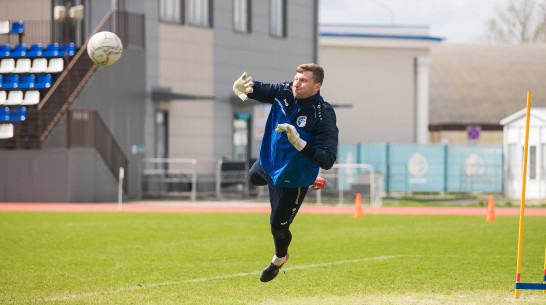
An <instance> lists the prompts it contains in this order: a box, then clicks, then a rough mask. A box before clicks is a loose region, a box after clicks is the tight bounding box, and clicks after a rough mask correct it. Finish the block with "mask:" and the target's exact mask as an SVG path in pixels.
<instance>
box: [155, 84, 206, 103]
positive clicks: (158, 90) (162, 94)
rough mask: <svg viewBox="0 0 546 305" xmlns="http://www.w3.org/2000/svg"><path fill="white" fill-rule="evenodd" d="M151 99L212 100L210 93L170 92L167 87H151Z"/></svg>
mask: <svg viewBox="0 0 546 305" xmlns="http://www.w3.org/2000/svg"><path fill="white" fill-rule="evenodd" d="M152 100H154V101H177V100H179V101H180V100H214V96H212V95H210V96H209V95H193V94H185V93H177V92H172V89H171V88H169V87H154V88H152Z"/></svg>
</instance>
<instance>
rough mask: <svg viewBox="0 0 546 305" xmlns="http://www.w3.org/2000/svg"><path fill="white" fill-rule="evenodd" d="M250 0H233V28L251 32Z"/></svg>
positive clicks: (237, 30) (238, 30)
mask: <svg viewBox="0 0 546 305" xmlns="http://www.w3.org/2000/svg"><path fill="white" fill-rule="evenodd" d="M250 3H251V2H250V0H233V30H235V31H236V32H243V33H250V16H251V7H250Z"/></svg>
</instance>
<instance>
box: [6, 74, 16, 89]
mask: <svg viewBox="0 0 546 305" xmlns="http://www.w3.org/2000/svg"><path fill="white" fill-rule="evenodd" d="M18 85H19V75H17V74H7V75H6V76H5V77H4V82H3V83H2V88H3V89H16V88H17V86H18Z"/></svg>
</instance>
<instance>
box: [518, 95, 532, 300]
mask: <svg viewBox="0 0 546 305" xmlns="http://www.w3.org/2000/svg"><path fill="white" fill-rule="evenodd" d="M530 116H531V92H530V91H528V92H527V115H526V119H525V144H524V146H523V171H522V172H523V174H522V179H521V203H520V208H519V235H518V262H517V268H516V269H517V270H516V284H517V283H519V282H520V280H521V248H522V238H523V215H524V211H525V181H526V178H527V152H528V150H527V149H528V148H529V119H530ZM515 296H516V299H517V298H519V289H517V288H516V289H515Z"/></svg>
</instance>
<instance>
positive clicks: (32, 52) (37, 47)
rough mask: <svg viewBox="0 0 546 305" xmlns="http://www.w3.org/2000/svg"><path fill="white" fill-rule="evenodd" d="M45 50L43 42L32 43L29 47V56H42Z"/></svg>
mask: <svg viewBox="0 0 546 305" xmlns="http://www.w3.org/2000/svg"><path fill="white" fill-rule="evenodd" d="M43 51H44V49H43V47H42V44H41V43H35V44H31V45H30V47H29V48H28V52H27V57H40V56H42V52H43Z"/></svg>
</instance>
